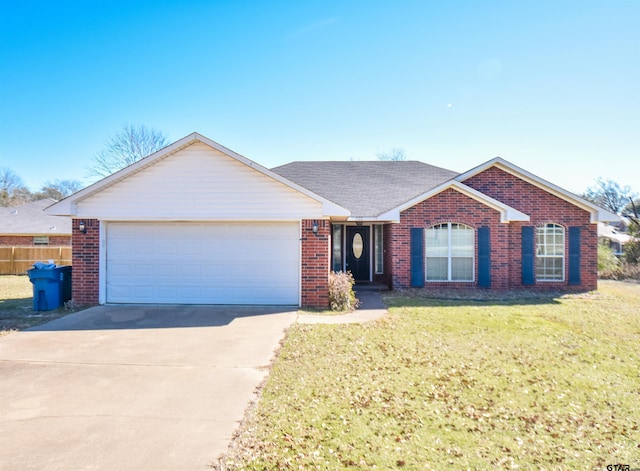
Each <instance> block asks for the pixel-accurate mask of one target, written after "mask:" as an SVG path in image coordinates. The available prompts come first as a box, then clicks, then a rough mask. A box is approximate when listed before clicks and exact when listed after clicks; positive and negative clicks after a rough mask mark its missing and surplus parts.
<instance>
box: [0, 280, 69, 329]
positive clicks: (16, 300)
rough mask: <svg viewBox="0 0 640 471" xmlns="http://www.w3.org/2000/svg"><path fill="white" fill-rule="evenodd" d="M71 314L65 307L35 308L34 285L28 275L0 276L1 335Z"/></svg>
mask: <svg viewBox="0 0 640 471" xmlns="http://www.w3.org/2000/svg"><path fill="white" fill-rule="evenodd" d="M66 314H69V311H66V310H65V309H64V308H60V309H55V310H53V311H34V310H33V285H32V284H31V282H30V281H29V277H28V276H26V275H22V276H13V275H2V276H0V336H1V335H6V334H8V333H11V332H13V331H16V330H22V329H27V328H29V327H33V326H36V325H39V324H43V323H45V322H49V321H51V320H53V319H57V318H58V317H62V316H64V315H66Z"/></svg>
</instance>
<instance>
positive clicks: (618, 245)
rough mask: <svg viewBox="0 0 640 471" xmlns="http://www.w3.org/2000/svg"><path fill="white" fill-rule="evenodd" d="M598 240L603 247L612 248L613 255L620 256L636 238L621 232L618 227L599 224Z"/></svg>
mask: <svg viewBox="0 0 640 471" xmlns="http://www.w3.org/2000/svg"><path fill="white" fill-rule="evenodd" d="M598 240H599V241H600V243H601V244H602V245H605V246H607V247H609V248H611V250H613V253H615V254H616V255H618V256H620V255H622V254H623V253H624V246H625V245H626V244H628V243H629V242H633V240H634V238H633V236H631V235H629V234H626V233H624V232H620V231H619V230H618V228H617V227H616V226H612V225H610V224H605V223H603V222H599V223H598Z"/></svg>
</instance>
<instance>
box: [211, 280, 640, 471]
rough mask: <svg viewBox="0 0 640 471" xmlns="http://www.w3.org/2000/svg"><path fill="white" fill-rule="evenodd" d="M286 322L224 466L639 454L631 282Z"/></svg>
mask: <svg viewBox="0 0 640 471" xmlns="http://www.w3.org/2000/svg"><path fill="white" fill-rule="evenodd" d="M600 286H601V288H600V290H599V291H598V292H596V293H589V294H585V295H572V296H563V297H557V298H547V299H545V298H541V299H527V300H522V301H518V300H513V299H512V300H508V301H497V300H492V301H484V302H483V301H468V300H437V299H422V298H415V297H412V298H408V297H407V298H402V297H389V298H387V302H388V303H389V304H390V306H391V307H390V316H389V317H388V318H386V319H384V320H381V321H378V322H376V323H370V324H364V325H314V326H308V325H296V326H294V327H293V328H291V329H290V331H289V332H288V335H287V339H286V341H285V342H284V345H283V347H282V349H281V352H280V355H279V358H278V359H277V361H276V362H275V364H274V366H273V368H272V372H271V374H270V377H269V379H268V381H267V383H266V385H265V387H264V389H263V390H262V394H261V398H260V400H259V402H258V404H257V405H256V407H255V408H254V410H252V411H251V412H250V413H249V414H248V416H247V418H246V419H245V422H244V424H243V426H242V428H241V430H240V432H239V435H238V437H237V438H236V440H235V441H234V443H233V445H232V448H231V450H230V453H229V454H228V455H227V456H226V457H224V459H223V460H222V461H221V468H223V469H342V468H354V469H374V468H376V469H396V468H404V469H445V468H448V469H493V468H499V469H516V468H518V469H554V470H556V469H559V470H564V469H567V470H569V469H605V467H606V465H607V464H613V463H624V464H629V465H631V467H632V468H633V467H640V414H639V413H638V405H639V404H640V285H638V284H627V283H622V282H602V283H601V285H600Z"/></svg>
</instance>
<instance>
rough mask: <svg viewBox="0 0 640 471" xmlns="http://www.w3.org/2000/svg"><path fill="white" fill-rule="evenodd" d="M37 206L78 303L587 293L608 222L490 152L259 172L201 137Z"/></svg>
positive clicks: (603, 214) (315, 301)
mask: <svg viewBox="0 0 640 471" xmlns="http://www.w3.org/2000/svg"><path fill="white" fill-rule="evenodd" d="M47 212H49V213H50V214H55V215H67V216H71V218H72V220H73V267H74V268H73V270H74V271H73V298H74V300H75V301H76V302H77V303H80V304H97V303H100V304H102V303H184V304H201V303H203V304H207V303H210V304H274V305H277V304H280V305H302V306H317V307H325V306H327V304H328V280H327V279H328V274H329V272H330V271H331V270H335V271H338V270H349V271H351V272H352V273H353V275H354V277H355V278H356V280H357V281H358V282H372V281H376V282H382V283H385V284H387V285H388V286H389V287H391V288H410V287H421V288H422V287H424V288H427V289H441V288H452V287H463V288H482V289H498V290H508V289H522V288H531V289H554V290H564V289H566V290H592V289H595V288H596V287H597V255H596V252H597V222H599V221H615V220H617V219H618V217H617V216H616V215H614V214H612V213H610V212H607V211H605V210H604V209H602V208H599V207H597V206H595V205H593V204H592V203H590V202H588V201H586V200H584V199H582V198H580V197H579V196H576V195H574V194H572V193H569V192H567V191H565V190H563V189H562V188H560V187H558V186H555V185H553V184H551V183H548V182H546V181H545V180H542V179H541V178H539V177H536V176H535V175H532V174H530V173H529V172H527V171H526V170H523V169H521V168H518V167H516V166H515V165H513V164H511V163H509V162H507V161H505V160H503V159H500V158H496V159H493V160H490V161H489V162H486V163H484V164H482V165H480V166H478V167H476V168H474V169H471V170H469V171H467V172H465V173H462V174H458V173H457V172H452V171H449V170H445V169H441V168H437V167H433V166H430V165H426V164H423V163H420V162H410V161H399V162H382V161H378V162H293V163H291V164H287V165H283V166H281V167H278V168H275V169H272V170H269V169H266V168H264V167H262V166H260V165H258V164H257V163H255V162H253V161H251V160H249V159H247V158H245V157H242V156H240V155H238V154H236V153H235V152H233V151H231V150H229V149H227V148H225V147H223V146H221V145H220V144H217V143H216V142H214V141H211V140H210V139H208V138H206V137H204V136H201V135H199V134H197V133H194V134H191V135H189V136H187V137H185V138H183V139H181V140H179V141H177V142H175V143H174V144H171V145H169V146H168V147H166V148H164V149H162V150H160V151H159V152H157V153H155V154H152V155H150V156H149V157H147V158H145V159H143V160H141V161H139V162H137V163H135V164H133V165H131V166H129V167H127V168H125V169H123V170H121V171H119V172H117V173H115V174H113V175H111V176H109V177H106V178H105V179H103V180H101V181H99V182H97V183H95V184H93V185H91V186H89V187H87V188H85V189H83V190H81V191H79V192H77V193H75V194H74V195H72V196H70V197H68V198H66V199H64V200H62V201H60V202H59V203H57V204H55V205H53V206H52V207H50V208H49V209H47Z"/></svg>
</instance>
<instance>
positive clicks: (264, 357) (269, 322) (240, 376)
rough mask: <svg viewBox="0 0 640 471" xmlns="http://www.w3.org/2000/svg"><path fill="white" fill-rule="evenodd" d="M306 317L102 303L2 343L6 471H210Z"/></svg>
mask: <svg viewBox="0 0 640 471" xmlns="http://www.w3.org/2000/svg"><path fill="white" fill-rule="evenodd" d="M295 319H296V311H295V310H287V309H286V308H285V309H273V308H272V309H269V308H257V307H251V308H243V307H211V306H162V307H160V306H99V307H94V308H91V309H88V310H85V311H81V312H78V313H75V314H71V315H69V316H67V317H64V318H61V319H58V320H56V321H53V322H50V323H48V324H45V325H42V326H39V327H36V328H34V329H31V330H28V331H22V332H17V333H13V334H9V335H6V336H3V337H0V441H1V443H2V447H0V448H1V449H2V451H1V452H0V469H2V470H30V469H33V470H44V469H46V470H69V469H74V470H80V469H84V470H87V469H89V470H103V469H118V470H141V469H154V470H192V469H193V470H206V469H208V465H209V463H212V462H215V461H217V458H218V457H219V456H220V455H221V454H222V453H223V452H224V451H226V449H227V446H228V444H229V441H230V439H231V436H232V433H233V431H234V430H235V429H236V428H237V425H238V421H239V420H240V419H241V418H242V417H243V413H244V411H245V409H246V407H247V406H248V404H249V402H250V401H251V400H253V399H255V390H256V387H257V386H258V385H259V384H260V382H261V381H263V380H264V379H265V377H266V375H267V366H268V365H269V364H270V363H271V361H272V359H273V355H274V352H275V350H276V349H277V347H278V344H279V342H280V341H281V339H282V338H283V336H284V331H285V330H286V329H287V328H288V327H289V326H290V325H291V324H292V323H293V322H295Z"/></svg>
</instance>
